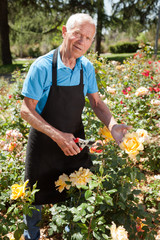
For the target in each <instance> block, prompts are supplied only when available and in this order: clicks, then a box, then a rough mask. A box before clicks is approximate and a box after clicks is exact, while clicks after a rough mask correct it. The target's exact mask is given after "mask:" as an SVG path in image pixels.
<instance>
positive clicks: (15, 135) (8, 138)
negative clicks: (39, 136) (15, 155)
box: [0, 129, 23, 152]
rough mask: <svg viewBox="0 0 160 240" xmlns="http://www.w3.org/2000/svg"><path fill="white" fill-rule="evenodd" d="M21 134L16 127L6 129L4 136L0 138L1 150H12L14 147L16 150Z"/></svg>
mask: <svg viewBox="0 0 160 240" xmlns="http://www.w3.org/2000/svg"><path fill="white" fill-rule="evenodd" d="M22 138H23V135H22V133H20V132H19V131H18V130H17V129H13V130H7V131H6V135H5V138H4V139H2V140H0V148H1V149H2V150H3V151H8V152H13V151H14V150H15V148H16V149H17V150H18V148H19V147H20V145H21V144H20V142H19V141H20V140H22Z"/></svg>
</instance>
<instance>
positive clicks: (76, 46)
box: [73, 45, 82, 51]
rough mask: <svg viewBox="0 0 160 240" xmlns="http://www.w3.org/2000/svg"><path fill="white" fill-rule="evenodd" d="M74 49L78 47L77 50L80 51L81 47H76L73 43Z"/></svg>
mask: <svg viewBox="0 0 160 240" xmlns="http://www.w3.org/2000/svg"><path fill="white" fill-rule="evenodd" d="M73 46H74V47H75V48H76V49H78V50H79V51H82V49H81V48H79V47H77V46H75V45H73Z"/></svg>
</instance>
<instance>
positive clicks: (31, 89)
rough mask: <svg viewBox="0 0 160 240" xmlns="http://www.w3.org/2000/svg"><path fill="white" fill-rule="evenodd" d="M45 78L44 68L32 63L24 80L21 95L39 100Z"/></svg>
mask: <svg viewBox="0 0 160 240" xmlns="http://www.w3.org/2000/svg"><path fill="white" fill-rule="evenodd" d="M45 79H46V70H45V68H44V67H43V66H39V65H38V66H37V65H36V64H34V63H33V64H32V65H31V67H30V69H29V71H28V74H27V77H26V79H25V81H24V84H23V88H22V95H23V96H25V97H28V98H32V99H35V100H40V98H41V96H42V94H43V88H44V83H45Z"/></svg>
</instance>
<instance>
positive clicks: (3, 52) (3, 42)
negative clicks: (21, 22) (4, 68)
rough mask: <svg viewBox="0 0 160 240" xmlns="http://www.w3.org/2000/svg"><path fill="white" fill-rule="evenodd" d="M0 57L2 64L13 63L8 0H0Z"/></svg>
mask: <svg viewBox="0 0 160 240" xmlns="http://www.w3.org/2000/svg"><path fill="white" fill-rule="evenodd" d="M0 58H1V61H2V64H4V65H5V64H11V63H12V57H11V52H10V44H9V26H8V0H0Z"/></svg>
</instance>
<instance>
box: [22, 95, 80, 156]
mask: <svg viewBox="0 0 160 240" xmlns="http://www.w3.org/2000/svg"><path fill="white" fill-rule="evenodd" d="M37 103H38V101H37V100H34V99H31V98H27V97H25V98H24V100H23V103H22V107H21V116H22V118H23V119H24V120H26V121H27V122H28V123H29V124H30V125H31V126H32V127H33V128H35V129H37V130H38V131H40V132H42V133H44V134H46V135H47V136H49V137H50V138H51V139H53V140H54V141H55V142H56V143H57V144H58V146H59V147H60V148H61V149H62V151H63V152H64V154H65V155H66V156H73V155H76V154H78V153H80V148H79V147H78V146H77V144H76V143H75V142H74V139H75V137H74V135H73V134H71V133H64V132H61V131H59V130H58V129H56V128H54V127H53V126H51V125H50V124H49V123H47V122H46V121H45V120H44V119H43V118H42V117H41V116H40V115H39V114H38V113H37V112H36V110H35V109H36V105H37Z"/></svg>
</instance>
